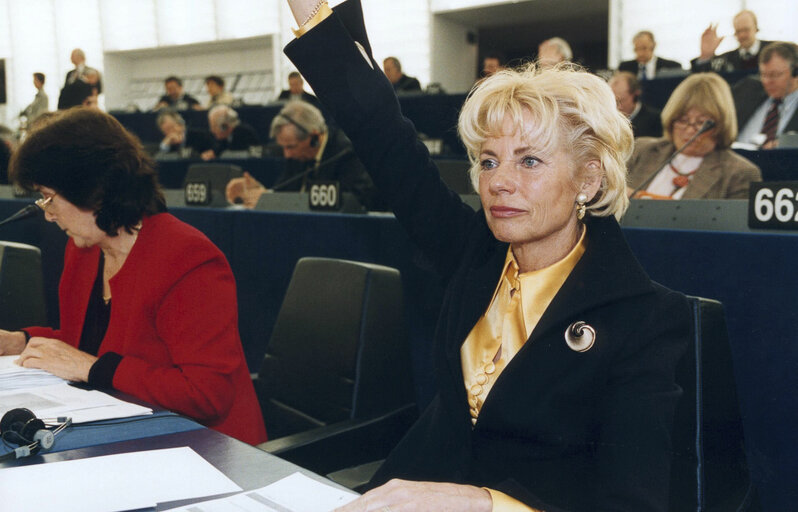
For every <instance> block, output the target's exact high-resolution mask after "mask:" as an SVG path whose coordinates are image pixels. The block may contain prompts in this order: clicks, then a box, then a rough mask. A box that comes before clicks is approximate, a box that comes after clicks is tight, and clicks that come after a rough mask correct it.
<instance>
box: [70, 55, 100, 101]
mask: <svg viewBox="0 0 798 512" xmlns="http://www.w3.org/2000/svg"><path fill="white" fill-rule="evenodd" d="M69 60H71V61H72V64H74V65H75V69H73V70H71V71H69V72H68V73H67V74H66V80H64V87H67V86H68V85H70V84H73V83H75V82H76V81H78V80H83V81H84V82H87V83H90V84H91V85H93V86H95V87H96V89H97V94H100V93H101V92H103V84H102V80H101V78H100V72H99V71H97V70H96V69H94V68H92V67H90V66H87V65H86V54H85V53H84V52H83V50H81V49H80V48H75V49H74V50H72V54H71V55H70V56H69ZM95 77H96V81H95ZM90 80H91V82H90Z"/></svg>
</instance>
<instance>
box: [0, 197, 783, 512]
mask: <svg viewBox="0 0 798 512" xmlns="http://www.w3.org/2000/svg"><path fill="white" fill-rule="evenodd" d="M19 207H20V204H19V202H15V201H3V202H0V216H5V215H8V214H9V213H11V212H12V211H15V210H16V209H18V208H19ZM173 213H174V214H175V215H177V216H178V217H179V218H181V219H183V220H184V221H186V222H188V223H190V224H192V225H194V226H196V227H198V228H199V229H200V230H202V231H203V232H205V233H206V234H207V235H208V236H209V238H211V240H213V241H214V242H215V243H216V244H217V245H218V246H219V247H220V248H221V249H222V250H223V251H224V252H225V254H226V255H227V257H228V259H229V260H230V263H231V266H232V268H233V272H234V273H235V275H236V280H237V283H238V298H239V314H240V330H241V336H242V341H243V343H244V348H245V353H246V355H247V361H248V363H249V365H250V368H251V369H252V370H253V371H257V369H258V367H259V365H260V360H261V358H262V355H263V353H264V350H265V345H266V343H267V341H268V338H269V335H270V333H271V329H272V326H273V325H274V321H275V318H276V315H277V313H278V311H279V307H280V304H281V302H282V297H283V295H284V293H285V290H286V288H287V286H288V282H289V280H290V277H291V272H292V271H293V267H294V264H295V263H296V261H297V259H299V258H300V257H302V256H324V257H334V258H346V259H355V260H360V261H366V262H372V263H380V264H384V265H389V266H393V267H396V268H398V269H399V270H400V271H401V273H402V280H403V284H404V292H405V297H406V300H405V304H406V316H407V322H408V328H409V333H410V343H411V349H412V355H413V365H414V375H415V377H416V388H417V395H418V400H419V403H421V404H425V403H427V402H428V401H429V400H430V399H431V395H432V393H433V392H434V384H433V380H432V371H431V368H430V363H429V360H430V359H429V352H430V347H429V340H430V339H431V337H432V333H433V329H434V325H435V320H436V318H437V310H438V307H439V305H440V298H441V288H440V284H439V281H438V279H437V277H436V276H435V275H434V274H433V273H432V272H431V271H430V270H429V269H427V268H425V266H424V261H423V259H422V258H420V257H419V256H418V255H417V254H416V252H415V251H414V248H413V246H412V244H411V243H410V242H409V240H408V239H407V236H406V235H405V234H404V232H403V231H402V230H401V228H400V227H399V225H398V223H397V222H396V220H395V219H394V218H393V217H392V216H389V215H388V216H362V215H361V216H353V215H338V214H328V215H320V214H294V213H269V212H249V211H231V210H211V209H208V210H203V209H185V208H176V209H173ZM41 224H42V221H41V220H38V221H35V220H30V221H23V222H21V223H19V224H17V225H13V226H9V229H8V230H7V231H3V232H2V235H0V236H2V238H5V239H11V240H15V241H23V242H25V241H27V243H34V245H40V246H42V249H43V256H45V257H44V261H45V265H51V266H48V267H46V268H45V272H46V281H47V282H48V283H49V284H48V290H49V292H50V294H51V297H52V294H53V293H54V291H55V283H56V282H57V278H58V273H59V272H60V262H59V261H58V260H59V258H60V256H59V255H58V251H59V250H60V251H63V243H64V239H63V234H61V233H60V231H58V230H55V231H56V232H55V233H52V231H47V229H46V227H43V226H41ZM624 232H625V234H626V236H627V239H628V241H629V243H630V245H631V247H632V249H633V250H634V251H635V253H636V254H637V256H638V259H639V260H640V261H641V263H642V264H643V266H644V267H645V268H646V269H647V270H648V272H649V273H650V275H651V276H652V278H654V279H655V280H657V281H659V282H661V283H663V284H664V285H666V286H669V287H671V288H674V289H677V290H680V291H682V292H684V293H688V294H692V295H699V296H704V297H708V298H714V299H717V300H720V301H721V302H723V304H724V305H725V307H726V314H727V321H728V328H729V338H730V342H731V346H732V351H733V357H734V364H735V372H736V377H737V384H738V388H739V396H740V400H741V405H742V411H743V415H744V425H745V434H746V440H747V445H748V446H747V448H748V450H749V460H750V464H751V467H752V470H753V476H754V479H755V481H756V482H757V485H758V486H759V490H760V493H761V495H762V499H763V502H764V504H765V506H766V509H767V510H784V509H789V508H790V507H791V506H792V504H793V503H795V502H796V501H798V488H796V487H795V485H794V483H795V481H798V434H796V433H797V432H798V394H796V393H795V391H794V390H795V389H798V372H796V371H795V368H796V367H798V343H796V341H798V340H796V335H795V329H794V326H795V325H796V320H798V318H796V317H798V312H797V311H796V307H795V305H796V304H798V272H795V270H794V266H795V265H794V258H795V256H794V255H795V254H796V253H798V235H796V234H793V233H788V232H785V233H783V234H780V233H776V234H773V233H729V232H701V231H688V230H661V229H643V228H624ZM48 252H54V253H55V254H50V255H46V253H48ZM51 302H55V301H54V300H51ZM51 318H52V317H51ZM788 503H789V504H790V505H787V504H788Z"/></svg>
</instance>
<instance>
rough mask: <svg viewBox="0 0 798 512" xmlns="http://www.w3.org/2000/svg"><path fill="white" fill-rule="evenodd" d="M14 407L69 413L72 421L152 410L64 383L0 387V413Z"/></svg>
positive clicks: (37, 412) (41, 414) (48, 416)
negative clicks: (3, 388)
mask: <svg viewBox="0 0 798 512" xmlns="http://www.w3.org/2000/svg"><path fill="white" fill-rule="evenodd" d="M17 407H25V408H27V409H30V410H31V411H32V412H33V413H34V414H35V415H36V416H37V417H38V418H42V419H45V418H46V419H51V418H59V417H69V418H72V423H85V422H88V421H99V420H110V419H114V418H128V417H130V416H141V415H143V414H152V409H150V408H148V407H142V406H140V405H135V404H131V403H129V402H125V401H122V400H119V399H118V398H114V397H112V396H110V395H108V394H106V393H103V392H102V391H95V390H86V389H80V388H76V387H75V386H71V385H69V384H66V383H62V384H56V385H51V386H38V387H33V388H26V389H12V390H9V391H0V416H2V415H3V414H5V413H6V412H8V411H9V410H11V409H16V408H17Z"/></svg>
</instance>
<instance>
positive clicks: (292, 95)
mask: <svg viewBox="0 0 798 512" xmlns="http://www.w3.org/2000/svg"><path fill="white" fill-rule="evenodd" d="M277 101H305V102H307V103H310V104H311V105H315V106H318V104H319V100H317V99H316V97H315V96H313V95H312V94H310V93H309V92H306V91H305V80H304V79H303V78H302V75H301V74H299V71H291V72H290V73H288V89H283V90H282V91H281V92H280V96H278V97H277Z"/></svg>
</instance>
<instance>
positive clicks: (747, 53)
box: [690, 10, 771, 73]
mask: <svg viewBox="0 0 798 512" xmlns="http://www.w3.org/2000/svg"><path fill="white" fill-rule="evenodd" d="M732 24H733V25H734V37H736V38H737V42H739V43H740V46H739V48H737V49H735V50H731V51H728V52H726V53H723V54H721V55H719V56H715V50H717V49H718V45H720V42H721V41H723V37H718V26H717V25H710V26H709V27H707V29H706V30H704V33H703V34H701V55H700V56H699V57H697V58H695V59H693V60H691V61H690V68H691V70H692V71H693V72H694V73H696V72H701V71H737V70H745V69H748V70H755V69H756V68H757V65H758V64H757V63H758V59H759V52H760V51H761V50H762V48H764V47H765V46H767V45H769V44H770V43H771V41H760V40H759V39H757V38H756V33H757V32H759V25H758V24H757V21H756V14H754V13H753V12H752V11H748V10H745V11H740V12H738V13H737V15H735V16H734V20H733V22H732Z"/></svg>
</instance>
